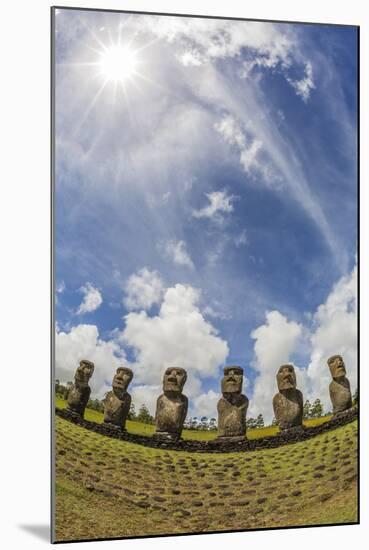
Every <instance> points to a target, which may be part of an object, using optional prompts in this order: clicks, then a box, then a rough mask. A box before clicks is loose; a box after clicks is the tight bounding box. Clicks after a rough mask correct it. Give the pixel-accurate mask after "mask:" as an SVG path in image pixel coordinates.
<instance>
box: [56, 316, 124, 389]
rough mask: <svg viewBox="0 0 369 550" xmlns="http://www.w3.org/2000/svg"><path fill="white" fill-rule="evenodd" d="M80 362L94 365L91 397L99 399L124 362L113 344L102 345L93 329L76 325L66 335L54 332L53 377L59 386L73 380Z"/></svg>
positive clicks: (105, 343)
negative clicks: (56, 379) (86, 361)
mask: <svg viewBox="0 0 369 550" xmlns="http://www.w3.org/2000/svg"><path fill="white" fill-rule="evenodd" d="M81 359H88V360H89V361H92V362H93V363H94V364H95V370H94V374H93V376H92V378H91V381H90V386H91V390H92V395H93V396H94V397H98V398H102V397H103V396H104V393H105V391H107V390H108V389H109V388H110V383H111V380H112V379H113V376H114V373H115V370H116V369H117V368H118V367H119V366H120V365H121V364H122V362H125V355H124V352H123V350H122V349H121V347H120V346H119V345H118V343H117V342H115V341H114V340H109V341H104V340H102V339H101V338H100V337H99V331H98V328H97V327H96V326H95V325H78V326H75V327H72V328H71V329H70V331H69V332H63V331H58V330H57V332H56V335H55V376H56V378H58V379H59V380H60V381H61V382H64V383H65V382H68V381H71V380H73V379H74V373H75V370H76V368H77V367H78V364H79V362H80V360H81Z"/></svg>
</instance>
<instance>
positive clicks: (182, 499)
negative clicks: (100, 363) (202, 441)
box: [56, 411, 357, 541]
mask: <svg viewBox="0 0 369 550" xmlns="http://www.w3.org/2000/svg"><path fill="white" fill-rule="evenodd" d="M91 412H93V411H89V412H88V414H87V416H89V414H90V413H91ZM132 424H134V423H132ZM142 426H145V425H142ZM128 428H129V429H132V431H133V428H134V426H128ZM258 431H261V430H258ZM141 433H142V432H141ZM194 433H196V432H194ZM356 438H357V422H356V421H355V422H352V423H350V424H347V425H346V426H343V427H341V428H338V429H336V430H332V431H330V432H327V433H325V434H322V435H320V436H316V437H314V438H312V439H310V440H308V441H305V442H302V443H296V444H293V445H286V446H283V447H280V448H277V449H268V450H259V451H254V452H239V453H226V454H210V453H188V452H179V451H164V450H159V449H152V448H148V447H143V446H140V445H135V444H132V443H128V442H125V441H119V440H116V439H112V438H108V437H105V436H102V435H100V434H95V433H93V432H91V431H89V430H86V429H84V428H81V427H79V426H77V425H75V424H72V423H70V422H68V421H66V420H63V419H61V418H56V443H57V445H56V540H58V541H67V540H73V539H74V540H75V539H79V540H80V539H82V540H83V539H91V538H104V537H127V536H139V535H153V534H156V535H158V534H165V533H177V534H179V533H188V532H204V531H229V530H237V529H252V528H267V527H282V526H293V525H316V524H330V523H350V522H355V521H357V494H356V483H357V481H356V478H357V444H356V443H357V439H356Z"/></svg>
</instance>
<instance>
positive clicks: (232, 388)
mask: <svg viewBox="0 0 369 550" xmlns="http://www.w3.org/2000/svg"><path fill="white" fill-rule="evenodd" d="M328 366H329V369H330V372H331V375H332V381H331V383H330V385H329V393H330V398H331V401H332V405H333V413H334V414H335V415H336V414H338V413H340V412H343V411H345V410H347V409H349V408H351V407H352V398H351V390H350V382H349V380H348V379H347V377H346V369H345V364H344V362H343V359H342V357H341V356H340V355H334V356H332V357H330V358H329V359H328ZM93 372H94V364H93V363H92V362H91V361H87V360H82V361H81V362H80V365H79V367H78V368H77V370H76V373H75V378H74V384H73V385H72V387H71V389H70V391H69V394H68V405H67V408H68V409H69V411H71V412H72V413H74V414H76V415H78V416H81V417H83V416H84V412H85V408H86V405H87V402H88V400H89V397H90V393H91V389H90V387H89V385H88V383H89V380H90V378H91V376H92V374H93ZM132 378H133V372H132V370H131V369H129V368H127V367H119V368H118V369H117V371H116V374H115V376H114V378H113V382H112V390H111V391H110V392H109V393H108V394H107V396H106V398H105V405H104V407H105V408H104V423H105V424H106V425H110V426H111V427H112V428H114V429H118V430H125V425H126V419H127V416H128V413H129V410H130V406H131V396H130V394H129V393H128V392H127V389H128V386H129V384H130V382H131V381H132ZM276 378H277V386H278V393H277V394H276V395H275V396H274V398H273V410H274V415H275V418H276V421H277V424H278V425H279V427H280V429H281V430H283V431H284V430H291V429H302V418H303V405H304V403H303V395H302V393H301V391H300V390H298V389H297V387H296V374H295V369H294V367H293V365H289V364H288V365H282V366H281V367H280V368H279V370H278V372H277V377H276ZM186 380H187V373H186V371H185V369H183V368H180V367H170V368H168V369H167V370H166V371H165V373H164V379H163V394H162V395H160V396H159V398H158V400H157V405H156V414H155V426H156V432H155V437H161V438H165V439H173V440H176V439H179V438H180V437H181V433H182V429H183V424H184V421H185V418H186V416H187V410H188V399H187V397H186V396H185V395H183V393H182V391H183V387H184V385H185V383H186ZM242 384H243V369H242V368H241V367H238V366H228V367H224V376H223V378H222V381H221V391H222V397H221V398H220V400H219V401H218V406H217V408H218V438H219V439H220V440H227V439H231V440H235V439H237V438H239V439H243V438H244V437H245V435H246V413H247V408H248V405H249V400H248V398H247V397H246V395H243V394H242Z"/></svg>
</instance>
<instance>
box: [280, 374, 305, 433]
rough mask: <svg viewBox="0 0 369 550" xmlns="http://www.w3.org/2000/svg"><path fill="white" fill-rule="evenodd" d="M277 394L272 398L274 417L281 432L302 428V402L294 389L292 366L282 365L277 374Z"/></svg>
mask: <svg viewBox="0 0 369 550" xmlns="http://www.w3.org/2000/svg"><path fill="white" fill-rule="evenodd" d="M277 385H278V390H279V392H278V393H277V394H276V395H275V396H274V397H273V409H274V416H275V418H276V420H277V424H278V425H279V427H280V429H281V430H288V429H290V428H295V427H297V426H300V427H302V415H303V409H304V402H303V397H302V393H301V392H300V390H298V389H296V374H295V369H294V368H293V366H292V365H282V366H281V367H280V368H279V370H278V373H277Z"/></svg>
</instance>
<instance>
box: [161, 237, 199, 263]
mask: <svg viewBox="0 0 369 550" xmlns="http://www.w3.org/2000/svg"><path fill="white" fill-rule="evenodd" d="M159 250H160V251H161V252H162V254H163V255H164V256H165V257H166V258H168V259H169V260H171V261H172V262H173V263H174V264H176V265H183V266H186V267H189V268H191V269H193V268H194V264H193V262H192V260H191V257H190V255H189V253H188V251H187V248H186V243H185V242H184V241H176V240H169V241H166V242H162V243H160V244H159Z"/></svg>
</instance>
